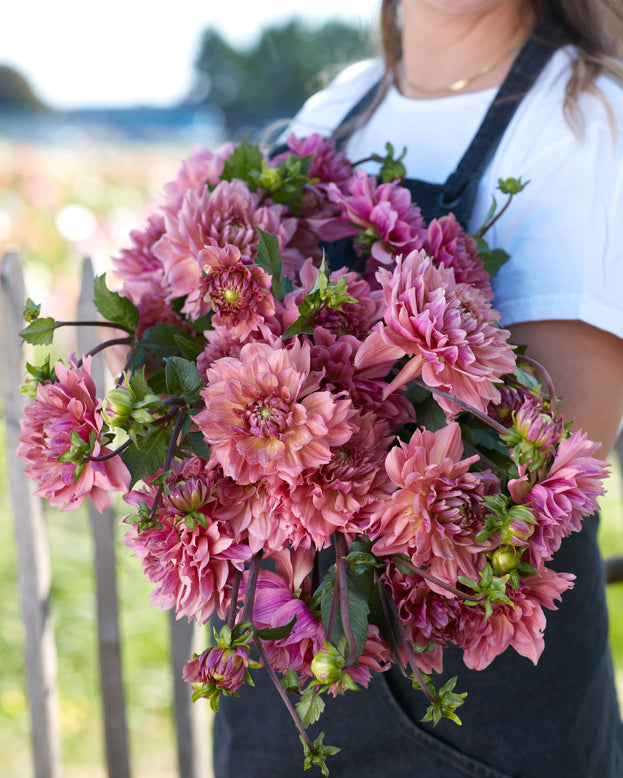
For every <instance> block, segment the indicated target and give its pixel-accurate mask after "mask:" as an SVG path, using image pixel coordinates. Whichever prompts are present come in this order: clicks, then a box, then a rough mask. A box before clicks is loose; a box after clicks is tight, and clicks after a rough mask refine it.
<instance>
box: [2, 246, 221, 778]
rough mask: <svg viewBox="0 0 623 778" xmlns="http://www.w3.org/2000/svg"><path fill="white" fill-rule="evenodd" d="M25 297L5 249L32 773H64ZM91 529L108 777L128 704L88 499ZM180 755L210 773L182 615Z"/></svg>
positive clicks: (191, 640)
mask: <svg viewBox="0 0 623 778" xmlns="http://www.w3.org/2000/svg"><path fill="white" fill-rule="evenodd" d="M92 292H93V269H92V265H91V263H90V261H88V260H87V261H85V264H84V270H83V277H82V288H81V294H80V300H79V303H78V318H79V319H83V320H93V319H94V318H95V317H96V312H95V309H94V305H93V301H92V296H93V294H92ZM25 300H26V292H25V286H24V279H23V274H22V270H21V266H20V261H19V256H18V255H17V253H15V252H9V253H7V254H5V255H4V259H3V262H2V267H1V276H0V314H1V315H0V358H1V359H2V365H3V370H2V371H0V372H1V373H2V400H3V406H4V420H5V423H6V428H7V436H6V441H7V448H8V451H9V457H8V461H9V481H10V487H11V502H12V504H13V509H14V515H15V535H16V544H17V557H18V570H19V589H20V598H21V605H22V617H23V621H24V627H25V644H26V672H27V677H28V695H29V701H30V716H31V731H32V737H31V740H32V753H33V764H34V773H35V776H36V778H61V776H62V774H63V768H62V756H61V745H60V744H61V734H60V733H61V720H60V715H59V705H58V692H57V683H56V681H57V678H56V676H57V673H56V649H55V643H54V632H53V625H52V621H51V617H50V612H49V607H48V606H49V602H50V585H51V573H50V570H51V565H50V556H49V549H48V544H47V538H46V530H45V523H44V520H43V511H42V506H41V501H40V500H38V499H37V498H36V497H34V494H33V492H34V489H33V484H32V482H31V481H30V479H28V478H26V476H25V475H24V472H23V463H22V462H21V461H20V460H18V459H17V458H16V457H15V456H14V455H13V452H14V451H15V449H16V448H17V445H18V439H19V419H20V418H21V416H22V413H23V408H24V396H23V395H22V394H21V393H20V392H19V391H18V386H19V384H21V383H23V381H24V363H25V360H24V354H23V350H22V348H21V346H20V338H19V335H18V333H19V331H20V330H21V329H22V328H23V326H24V324H23V320H22V307H23V305H24V302H25ZM93 337H94V332H93V330H92V328H78V348H79V351H80V352H81V353H86V351H88V350H89V349H90V348H91V347H92V346H93V345H95V344H94V341H93V340H91V341H90V340H89V338H93ZM91 372H92V375H93V377H94V380H95V382H96V385H97V386H98V389H102V388H103V387H104V386H105V382H106V376H105V374H104V367H103V360H94V361H93V363H92V369H91ZM89 516H90V522H91V527H92V532H93V545H94V569H95V581H96V595H95V596H96V606H95V607H96V613H97V627H98V648H99V669H100V692H101V700H102V716H103V723H104V740H105V751H106V760H107V765H108V776H109V778H130V775H131V769H130V755H129V745H128V730H127V724H126V714H125V699H124V690H123V673H122V661H121V648H120V632H119V618H118V598H117V584H116V570H115V544H114V525H115V522H116V521H117V519H116V517H115V515H114V511H113V510H112V509H109V510H108V511H106V512H105V513H104V514H100V513H99V512H97V511H96V510H95V509H94V508H93V507H92V506H91V507H90V509H89ZM170 636H171V660H172V672H173V689H174V710H175V725H176V734H177V761H178V771H179V776H180V778H208V776H210V775H211V768H210V759H209V748H208V742H209V741H208V720H207V706H206V705H203V704H200V705H193V704H192V703H191V701H190V690H189V687H188V685H187V684H186V683H185V682H184V681H183V680H182V668H183V666H184V663H185V662H186V661H187V660H188V659H189V658H190V657H191V656H192V652H193V650H195V651H196V650H199V649H202V648H204V646H202V645H199V644H198V640H199V639H200V636H199V630H198V629H197V628H196V627H195V625H194V624H189V623H188V622H186V621H185V620H181V621H177V620H176V619H174V618H171V620H170Z"/></svg>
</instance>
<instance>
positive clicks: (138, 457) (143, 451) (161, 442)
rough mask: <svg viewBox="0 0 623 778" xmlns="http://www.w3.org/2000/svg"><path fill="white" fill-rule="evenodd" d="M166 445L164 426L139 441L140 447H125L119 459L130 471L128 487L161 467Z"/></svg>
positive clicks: (166, 436) (165, 453)
mask: <svg viewBox="0 0 623 778" xmlns="http://www.w3.org/2000/svg"><path fill="white" fill-rule="evenodd" d="M168 445H169V431H168V430H167V429H164V428H156V429H154V431H153V432H152V434H151V435H150V436H149V437H148V438H147V440H145V441H141V445H140V448H139V446H137V445H133V446H129V447H128V448H126V450H125V451H124V452H123V454H122V455H121V459H122V460H123V462H124V464H125V466H126V467H127V468H128V470H129V471H130V476H131V482H130V488H132V487H133V486H134V484H135V483H136V482H137V481H142V480H144V479H145V478H147V477H148V476H150V475H151V474H152V473H155V472H157V471H158V470H159V469H160V468H161V467H162V463H163V462H164V460H165V458H166V455H167V448H168Z"/></svg>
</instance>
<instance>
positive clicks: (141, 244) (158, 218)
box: [112, 213, 168, 305]
mask: <svg viewBox="0 0 623 778" xmlns="http://www.w3.org/2000/svg"><path fill="white" fill-rule="evenodd" d="M164 231H165V228H164V216H163V215H162V214H160V213H154V214H152V215H151V216H150V217H149V219H148V220H147V227H146V228H145V230H133V231H132V232H131V233H130V239H131V241H132V247H131V248H128V249H122V251H121V252H120V254H119V256H118V257H113V260H112V262H113V266H114V268H115V275H116V276H117V277H118V278H120V279H121V280H122V281H123V291H124V293H125V294H126V295H127V296H128V297H129V298H130V300H132V302H133V303H134V304H135V305H139V304H140V303H141V302H142V301H143V300H145V299H146V298H148V297H153V296H156V297H162V298H164V297H166V295H167V291H168V290H167V286H166V282H165V278H164V269H163V267H162V262H161V261H160V260H159V259H158V258H157V257H156V256H155V255H154V253H153V247H154V244H155V243H157V242H158V241H159V240H160V238H161V237H162V236H163V235H164Z"/></svg>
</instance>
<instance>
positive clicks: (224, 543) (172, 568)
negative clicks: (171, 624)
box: [123, 458, 251, 624]
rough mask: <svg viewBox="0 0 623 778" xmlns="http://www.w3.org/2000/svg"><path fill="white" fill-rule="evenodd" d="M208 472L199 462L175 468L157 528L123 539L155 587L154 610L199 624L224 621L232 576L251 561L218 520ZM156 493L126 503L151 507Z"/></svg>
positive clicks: (135, 495)
mask: <svg viewBox="0 0 623 778" xmlns="http://www.w3.org/2000/svg"><path fill="white" fill-rule="evenodd" d="M210 470H211V468H210V466H209V465H208V463H206V462H204V461H203V460H200V459H197V458H193V459H190V460H188V461H187V462H186V463H184V465H183V466H174V467H173V473H172V474H171V475H170V476H169V477H168V478H167V488H166V490H165V492H166V496H165V498H164V499H163V500H162V503H161V504H160V507H159V508H158V510H157V513H156V517H155V518H156V520H157V522H159V524H160V526H155V527H152V528H148V529H143V530H142V531H141V532H138V531H137V529H136V527H135V526H133V525H132V526H130V529H129V530H128V532H127V533H126V534H125V536H124V539H123V542H124V543H125V544H126V545H127V546H128V547H129V548H131V549H132V550H133V551H134V555H135V556H137V557H138V558H139V559H140V560H141V562H142V565H143V571H144V573H145V575H146V577H147V578H148V580H150V581H152V582H153V583H155V584H156V587H155V589H154V591H153V592H152V596H151V602H152V605H156V606H159V607H160V609H161V610H168V609H170V608H175V609H176V612H177V616H178V618H181V617H182V616H186V617H187V618H188V619H189V620H190V619H195V620H197V621H198V622H199V623H200V624H204V623H206V622H207V621H208V619H209V618H210V616H211V615H212V613H213V612H214V610H215V609H217V610H218V613H219V615H220V616H221V617H224V615H225V612H226V610H227V606H228V604H229V603H228V597H229V583H230V581H231V579H232V577H233V575H234V572H235V570H242V569H243V567H244V564H245V562H247V561H248V560H249V559H250V558H251V551H250V549H249V546H248V545H247V544H246V543H241V542H238V541H237V539H236V538H235V537H234V534H233V532H232V530H231V528H230V526H229V523H228V522H227V521H222V520H220V519H219V518H218V503H217V501H216V500H215V499H213V497H212V486H211V473H210ZM156 493H157V487H156V486H154V485H153V484H147V485H146V487H145V489H144V490H134V491H132V492H130V493H129V494H128V495H127V496H126V498H125V499H126V501H127V502H129V503H130V504H132V505H140V504H141V503H145V504H147V506H151V505H152V504H153V501H154V499H155V497H156ZM197 514H199V515H197ZM189 515H190V516H191V518H193V519H194V520H193V521H191V522H189V521H187V517H188V516H189Z"/></svg>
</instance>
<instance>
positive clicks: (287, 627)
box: [255, 616, 296, 640]
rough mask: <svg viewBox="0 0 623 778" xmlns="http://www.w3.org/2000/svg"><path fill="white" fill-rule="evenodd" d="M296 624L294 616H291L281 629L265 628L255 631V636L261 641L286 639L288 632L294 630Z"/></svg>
mask: <svg viewBox="0 0 623 778" xmlns="http://www.w3.org/2000/svg"><path fill="white" fill-rule="evenodd" d="M295 624H296V616H293V617H292V618H291V619H290V621H289V622H288V623H287V624H283V625H282V626H281V627H272V628H271V627H265V628H264V629H256V630H255V634H256V635H257V636H258V638H260V639H261V640H281V639H282V638H287V637H288V635H289V634H290V632H292V630H293V629H294V625H295Z"/></svg>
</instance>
